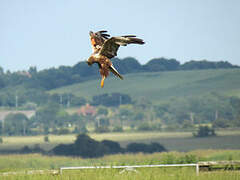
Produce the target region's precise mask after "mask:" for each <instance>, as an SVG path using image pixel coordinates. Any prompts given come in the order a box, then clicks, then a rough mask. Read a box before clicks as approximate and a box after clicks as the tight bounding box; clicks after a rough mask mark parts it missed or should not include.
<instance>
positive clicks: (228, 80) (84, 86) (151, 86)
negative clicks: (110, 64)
mask: <svg viewBox="0 0 240 180" xmlns="http://www.w3.org/2000/svg"><path fill="white" fill-rule="evenodd" d="M239 77H240V70H239V69H218V70H196V71H172V72H156V73H136V74H127V75H125V76H124V80H123V81H121V80H119V79H116V78H115V77H112V76H111V77H109V78H108V79H107V80H106V83H105V87H104V88H100V78H99V79H97V80H91V81H86V82H83V83H79V84H74V85H71V86H66V87H62V88H59V89H54V90H51V91H49V92H50V93H73V94H75V95H77V96H83V97H86V98H91V97H92V96H94V95H99V94H103V93H112V92H121V93H126V94H129V95H130V96H131V97H133V98H134V99H137V98H140V97H146V98H148V99H150V100H153V101H155V102H157V101H159V100H164V99H168V98H169V97H182V96H189V95H191V96H194V95H200V94H205V93H209V92H221V93H225V94H227V95H235V96H240V78H239Z"/></svg>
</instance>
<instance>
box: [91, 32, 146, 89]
mask: <svg viewBox="0 0 240 180" xmlns="http://www.w3.org/2000/svg"><path fill="white" fill-rule="evenodd" d="M106 33H107V31H98V32H96V33H94V32H92V31H90V32H89V35H90V40H91V44H92V49H93V53H92V54H91V56H90V57H89V58H88V60H87V63H88V65H89V66H91V65H92V64H93V63H97V64H98V67H99V72H100V74H101V76H102V80H101V87H103V86H104V80H105V78H106V77H107V76H108V75H109V71H111V72H112V73H113V74H114V75H115V76H117V77H119V78H120V79H123V77H122V76H121V75H120V74H119V72H118V71H117V70H116V69H115V68H114V66H113V64H112V62H111V61H110V59H111V58H113V57H115V56H117V51H118V48H119V47H120V46H127V45H128V44H144V41H143V40H142V39H139V38H136V36H135V35H127V36H118V37H111V38H110V35H109V34H106Z"/></svg>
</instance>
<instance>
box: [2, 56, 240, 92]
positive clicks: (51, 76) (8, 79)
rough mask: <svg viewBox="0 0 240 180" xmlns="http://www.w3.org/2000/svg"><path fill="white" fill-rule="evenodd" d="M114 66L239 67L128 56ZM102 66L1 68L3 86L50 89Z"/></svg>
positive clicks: (133, 68)
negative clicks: (145, 61) (22, 69)
mask: <svg viewBox="0 0 240 180" xmlns="http://www.w3.org/2000/svg"><path fill="white" fill-rule="evenodd" d="M113 64H114V66H115V67H116V68H117V69H118V71H119V72H120V73H121V74H127V73H138V72H157V71H177V70H196V69H223V68H239V66H235V65H232V64H231V63H229V62H227V61H219V62H211V61H207V60H202V61H194V60H191V61H189V62H186V63H184V64H180V62H179V61H177V60H176V59H167V58H163V57H162V58H155V59H152V60H150V61H148V62H147V63H146V64H143V65H141V64H140V63H139V62H138V60H136V59H135V58H132V57H127V58H124V59H122V60H120V59H118V58H114V59H113ZM98 74H99V73H98V67H97V65H94V66H93V67H91V68H90V67H89V66H88V65H87V63H86V62H79V63H77V64H75V65H74V66H60V67H58V68H49V69H45V70H41V71H38V70H37V67H30V68H29V69H28V70H27V71H18V72H10V71H9V70H8V71H6V72H4V70H3V68H1V67H0V89H3V88H8V87H13V86H24V87H26V88H38V89H44V90H50V89H54V88H58V87H62V86H66V85H70V84H74V83H79V82H83V81H87V80H90V79H93V78H96V76H98Z"/></svg>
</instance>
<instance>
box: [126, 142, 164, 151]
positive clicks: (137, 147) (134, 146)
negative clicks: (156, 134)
mask: <svg viewBox="0 0 240 180" xmlns="http://www.w3.org/2000/svg"><path fill="white" fill-rule="evenodd" d="M126 151H127V152H130V153H139V152H143V153H154V152H163V151H167V150H166V148H165V147H164V146H162V145H161V144H159V143H151V144H144V143H130V144H128V145H127V148H126Z"/></svg>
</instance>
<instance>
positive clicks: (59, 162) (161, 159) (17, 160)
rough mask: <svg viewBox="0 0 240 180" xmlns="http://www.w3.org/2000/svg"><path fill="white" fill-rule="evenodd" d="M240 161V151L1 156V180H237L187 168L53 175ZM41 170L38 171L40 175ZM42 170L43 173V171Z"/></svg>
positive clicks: (224, 174) (231, 173)
mask: <svg viewBox="0 0 240 180" xmlns="http://www.w3.org/2000/svg"><path fill="white" fill-rule="evenodd" d="M230 159H231V160H240V151H239V150H198V151H191V152H188V153H180V152H167V153H166V152H165V153H154V154H141V153H140V154H117V155H108V156H105V157H102V158H96V159H82V158H73V157H57V156H43V155H39V154H29V155H0V179H5V180H10V179H11V180H13V179H18V180H25V179H31V180H32V179H33V180H40V179H71V180H72V179H83V180H85V179H86V180H87V179H93V180H94V179H104V180H105V179H109V180H110V179H116V180H123V179H140V180H141V179H144V180H146V179H149V180H150V179H153V180H155V179H156V180H157V179H165V180H175V179H176V180H177V179H180V180H181V179H182V180H186V179H189V180H190V179H191V180H192V179H193V180H194V179H196V180H202V179H204V180H206V179H209V180H219V179H220V180H221V179H222V180H229V179H231V180H232V179H233V180H237V179H239V178H240V173H239V171H223V170H221V171H213V172H200V174H199V176H196V172H195V168H194V167H184V168H140V169H137V173H135V172H124V173H120V171H121V170H117V169H98V170H96V169H94V170H74V171H73V170H70V171H69V170H67V171H63V174H62V175H59V174H55V173H54V174H53V172H56V171H57V170H58V169H59V168H60V167H62V166H98V165H103V166H104V165H136V164H139V165H140V164H141V165H142V164H172V163H190V162H198V161H212V160H214V161H218V160H230ZM34 170H35V171H34ZM36 170H38V171H36ZM39 170H41V171H39Z"/></svg>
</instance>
